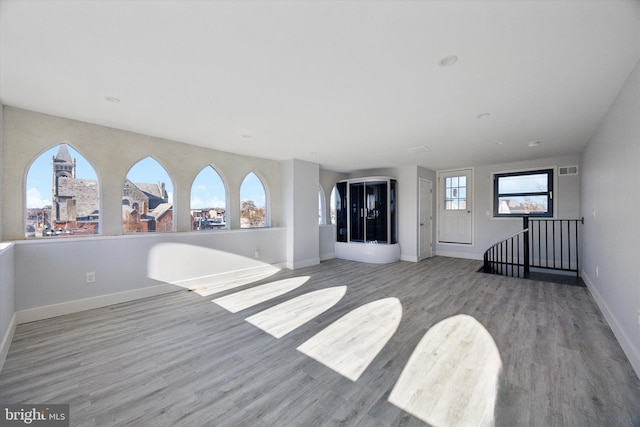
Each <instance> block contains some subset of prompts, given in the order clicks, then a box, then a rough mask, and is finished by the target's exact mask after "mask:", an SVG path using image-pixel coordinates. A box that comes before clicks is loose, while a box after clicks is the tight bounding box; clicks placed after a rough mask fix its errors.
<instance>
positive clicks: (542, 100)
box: [0, 0, 640, 171]
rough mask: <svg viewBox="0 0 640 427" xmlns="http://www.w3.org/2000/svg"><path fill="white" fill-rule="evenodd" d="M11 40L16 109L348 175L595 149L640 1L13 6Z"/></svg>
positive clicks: (632, 44)
mask: <svg viewBox="0 0 640 427" xmlns="http://www.w3.org/2000/svg"><path fill="white" fill-rule="evenodd" d="M0 48H1V57H0V73H1V75H0V101H2V103H3V104H5V105H9V106H14V107H19V108H25V109H28V110H33V111H38V112H43V113H48V114H53V115H57V116H62V117H68V118H72V119H77V120H82V121H86V122H90V123H97V124H101V125H105V126H111V127H115V128H119V129H125V130H130V131H134V132H139V133H143V134H146V135H153V136H158V137H163V138H168V139H173V140H177V141H182V142H186V143H189V144H195V145H200V146H204V147H210V148H215V149H219V150H224V151H230V152H236V153H241V154H248V155H253V156H258V157H265V158H271V159H276V160H282V159H290V158H298V159H302V160H308V161H312V162H315V163H319V164H320V165H321V167H322V168H324V169H330V170H335V171H349V170H353V169H367V168H378V167H390V166H398V165H409V164H411V165H415V164H417V165H421V166H424V167H427V168H430V169H446V168H453V167H462V166H470V165H480V164H490V163H501V162H507V161H516V160H526V159H531V158H542V157H549V156H555V155H564V154H575V153H579V152H580V150H581V149H582V147H584V145H585V144H586V142H587V141H588V139H589V137H590V136H591V135H592V133H593V132H594V130H595V128H596V127H597V125H598V123H599V122H600V120H601V119H602V117H603V115H604V114H605V113H606V111H607V110H608V108H609V107H610V106H611V103H612V102H613V100H614V98H615V96H616V94H617V93H618V91H619V90H620V88H621V87H622V85H623V83H624V81H625V79H626V78H627V77H628V75H629V73H630V72H631V70H632V68H633V67H634V65H635V64H636V62H637V61H638V59H639V58H640V2H639V1H637V0H628V1H626V0H601V1H599V0H555V1H545V0H537V1H513V0H505V1H450V0H449V1H422V2H421V1H406V2H405V1H371V2H366V1H342V2H338V1H318V2H314V1H302V2H294V1H261V2H258V1H229V2H225V1H222V2H219V1H218V2H213V1H195V0H192V1H168V0H164V1H142V0H140V1H132V0H130V1H65V0H58V1H45V0H42V1H12V0H2V1H1V2H0ZM447 55H457V56H458V58H459V59H458V61H457V62H456V63H455V64H454V65H452V66H449V67H442V66H440V65H439V62H440V60H441V59H442V58H443V57H445V56H447ZM109 96H110V97H116V98H119V99H120V100H121V102H120V103H112V102H108V101H107V100H105V97H109ZM483 113H490V115H489V116H488V117H484V118H479V117H478V116H479V115H481V114H483ZM536 140H539V141H542V144H540V145H538V146H537V147H528V143H529V142H531V141H536ZM498 142H501V143H502V144H498ZM419 146H427V147H429V148H430V151H428V152H424V153H417V154H412V153H410V152H408V151H407V150H408V149H410V148H414V147H419Z"/></svg>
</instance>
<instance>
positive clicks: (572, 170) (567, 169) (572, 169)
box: [558, 166, 578, 176]
mask: <svg viewBox="0 0 640 427" xmlns="http://www.w3.org/2000/svg"><path fill="white" fill-rule="evenodd" d="M558 175H560V176H562V175H578V166H560V167H559V168H558Z"/></svg>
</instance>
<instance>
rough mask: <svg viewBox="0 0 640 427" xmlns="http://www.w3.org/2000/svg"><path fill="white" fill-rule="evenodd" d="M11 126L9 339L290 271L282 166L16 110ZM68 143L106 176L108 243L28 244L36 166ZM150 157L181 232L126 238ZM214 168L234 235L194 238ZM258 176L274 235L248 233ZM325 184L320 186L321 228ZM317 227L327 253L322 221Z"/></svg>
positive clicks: (0, 325)
mask: <svg viewBox="0 0 640 427" xmlns="http://www.w3.org/2000/svg"><path fill="white" fill-rule="evenodd" d="M3 125H4V126H3V129H2V130H3V132H2V135H3V139H2V140H1V141H0V142H1V145H0V148H1V149H2V159H1V162H0V183H1V184H2V186H1V187H0V212H1V215H0V230H1V232H2V238H3V239H5V240H14V241H15V243H11V244H10V248H9V249H5V250H4V251H3V252H2V253H1V254H0V269H1V271H0V279H1V280H2V282H0V337H5V336H6V335H7V333H9V332H10V330H11V320H9V323H8V321H7V319H16V320H15V321H17V323H22V322H26V321H31V320H37V319H42V318H47V317H51V316H56V315H60V314H66V313H70V312H74V311H79V310H84V309H89V308H94V307H99V306H102V305H107V304H112V303H116V302H122V301H128V300H131V299H135V298H140V297H145V296H150V295H155V294H158V293H163V292H169V291H174V290H176V289H181V286H183V287H184V286H190V285H196V284H198V283H207V282H208V281H209V282H210V281H212V280H214V281H215V280H222V279H223V278H225V277H229V275H231V274H244V273H243V272H253V271H256V270H259V269H260V268H264V267H265V266H266V267H269V268H273V267H271V264H283V263H284V262H285V261H286V230H285V229H283V228H280V227H279V226H280V222H281V207H282V204H281V201H280V190H281V186H280V164H279V162H276V161H272V160H267V159H259V158H254V157H249V156H241V155H235V154H230V153H226V152H222V151H217V150H210V149H206V148H202V147H196V146H192V145H188V144H183V143H180V142H176V141H169V140H165V139H160V138H154V137H148V136H145V135H139V134H135V133H132V132H126V131H122V130H118V129H112V128H106V127H103V126H97V125H92V124H89V123H83V122H78V121H74V120H68V119H64V118H60V117H54V116H49V115H45V114H39V113H34V112H31V111H25V110H21V109H17V108H13V107H6V106H5V107H4V108H3ZM61 142H68V143H69V144H71V145H72V146H73V147H74V148H75V149H76V150H78V151H79V152H80V153H81V154H82V155H83V156H84V157H85V158H86V159H87V160H88V161H89V162H90V163H91V165H92V166H93V167H94V168H95V170H96V173H97V175H98V180H99V184H100V191H101V207H100V212H101V230H102V231H103V234H102V235H101V236H95V237H94V236H91V237H79V238H65V239H31V240H25V239H24V223H25V210H24V208H25V204H26V201H25V181H26V175H27V172H28V168H29V165H30V164H31V162H32V161H33V160H34V159H35V158H36V157H38V156H39V155H40V154H41V153H42V152H43V151H45V150H47V149H49V148H51V147H53V146H56V145H57V144H59V143H61ZM147 156H152V157H154V158H155V159H156V160H158V161H159V162H160V163H161V164H162V165H163V166H164V167H165V168H166V170H167V172H168V173H169V175H170V176H171V178H172V180H173V185H174V220H175V222H176V227H175V228H176V230H177V231H180V232H174V233H150V234H138V235H122V225H121V197H122V195H121V192H122V182H123V180H124V177H125V176H126V174H127V172H128V170H129V168H130V167H131V166H132V165H134V164H135V163H136V162H138V161H139V160H140V159H142V158H145V157H147ZM208 165H212V166H214V167H215V168H216V170H217V171H218V172H219V173H220V175H221V176H222V178H223V180H224V181H225V183H226V184H227V185H228V194H229V199H228V200H227V208H228V213H229V216H230V218H231V221H230V222H231V228H232V229H231V230H220V231H213V232H191V231H190V229H191V224H190V222H191V221H190V194H191V184H192V182H193V179H194V178H195V176H196V175H197V174H198V173H199V172H200V171H201V170H202V168H204V167H206V166H208ZM315 167H316V168H317V165H316V166H315ZM249 172H255V173H256V174H257V175H259V176H260V177H261V179H263V183H264V184H265V186H266V187H267V191H268V195H269V198H270V203H269V207H270V218H271V226H272V227H271V228H265V229H242V230H240V229H239V226H240V221H239V211H240V195H239V193H240V191H239V190H240V185H241V183H242V180H243V179H244V177H245V176H246V175H247V174H248V173H249ZM317 181H318V178H317V176H316V178H315V183H314V193H313V200H314V203H315V204H314V207H313V219H314V220H315V219H316V218H317V210H316V209H315V206H317V199H316V197H317ZM314 225H315V227H316V228H314V231H315V236H316V245H315V248H316V251H317V248H318V244H317V234H318V233H317V220H316V223H315V224H314ZM256 250H257V251H259V253H260V258H259V259H256V258H255V254H256ZM88 272H94V273H95V276H96V282H95V283H94V284H87V283H86V273H88ZM14 323H15V322H14Z"/></svg>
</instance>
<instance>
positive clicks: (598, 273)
mask: <svg viewBox="0 0 640 427" xmlns="http://www.w3.org/2000/svg"><path fill="white" fill-rule="evenodd" d="M599 275H600V270H599V269H598V267H597V266H596V277H598V276H599Z"/></svg>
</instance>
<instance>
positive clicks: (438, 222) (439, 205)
mask: <svg viewBox="0 0 640 427" xmlns="http://www.w3.org/2000/svg"><path fill="white" fill-rule="evenodd" d="M452 172H469V174H470V180H471V239H470V240H471V243H458V242H448V241H441V240H440V226H441V223H442V221H441V218H440V216H441V213H442V211H443V209H442V201H443V200H444V190H443V186H442V182H441V181H442V180H441V178H442V175H443V174H449V173H452ZM436 176H437V178H436V182H437V185H436V197H437V199H436V215H438V216H437V217H436V227H437V230H436V242H437V244H438V245H447V246H464V247H474V246H475V239H474V237H475V213H474V212H475V204H476V203H475V192H476V188H475V187H476V183H475V169H474V168H473V167H468V168H456V169H447V170H441V171H438V172H437V174H436Z"/></svg>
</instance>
